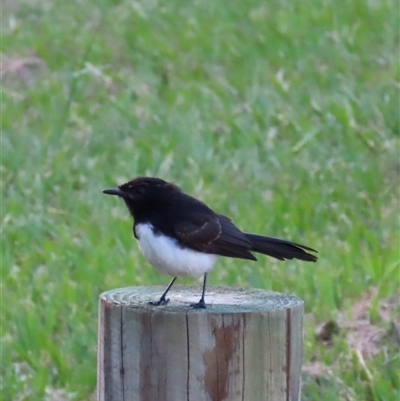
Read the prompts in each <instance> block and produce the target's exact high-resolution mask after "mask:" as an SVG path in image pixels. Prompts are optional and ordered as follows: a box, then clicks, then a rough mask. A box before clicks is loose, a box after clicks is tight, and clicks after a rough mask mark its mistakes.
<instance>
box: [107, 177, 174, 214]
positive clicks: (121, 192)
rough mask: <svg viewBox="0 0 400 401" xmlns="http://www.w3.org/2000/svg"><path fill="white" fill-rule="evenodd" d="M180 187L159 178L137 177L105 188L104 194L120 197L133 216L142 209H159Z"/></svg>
mask: <svg viewBox="0 0 400 401" xmlns="http://www.w3.org/2000/svg"><path fill="white" fill-rule="evenodd" d="M176 192H180V189H179V188H178V187H177V186H176V185H174V184H171V183H169V182H166V181H164V180H161V179H160V178H151V177H138V178H135V179H133V180H131V181H128V182H127V183H125V184H122V185H120V186H119V187H118V188H115V189H105V190H104V191H103V193H104V194H107V195H116V196H119V197H121V198H122V199H123V200H124V201H125V203H126V206H127V207H128V209H129V211H130V212H131V214H132V216H133V217H137V214H138V213H140V212H141V211H143V210H159V209H162V208H163V207H164V205H165V204H166V203H167V202H168V200H169V199H170V197H171V195H172V194H174V193H176Z"/></svg>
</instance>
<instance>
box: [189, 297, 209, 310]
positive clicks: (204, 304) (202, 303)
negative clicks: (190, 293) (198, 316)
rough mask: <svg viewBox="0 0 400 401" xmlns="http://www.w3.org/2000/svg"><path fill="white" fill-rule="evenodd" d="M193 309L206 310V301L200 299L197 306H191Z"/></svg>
mask: <svg viewBox="0 0 400 401" xmlns="http://www.w3.org/2000/svg"><path fill="white" fill-rule="evenodd" d="M190 306H191V307H192V308H193V309H206V303H205V302H204V299H203V298H202V299H200V301H199V302H197V304H191V305H190Z"/></svg>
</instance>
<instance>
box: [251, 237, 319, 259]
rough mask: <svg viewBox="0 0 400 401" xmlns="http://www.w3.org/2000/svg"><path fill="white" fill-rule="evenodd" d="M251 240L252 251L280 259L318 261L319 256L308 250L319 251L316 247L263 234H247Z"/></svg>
mask: <svg viewBox="0 0 400 401" xmlns="http://www.w3.org/2000/svg"><path fill="white" fill-rule="evenodd" d="M245 235H246V237H247V238H248V239H249V241H250V242H251V251H254V252H259V253H263V254H264V255H269V256H272V257H273V258H276V259H279V260H286V259H300V260H305V261H307V262H316V261H317V257H316V256H314V255H312V254H310V253H307V252H306V251H311V252H317V251H316V250H315V249H312V248H309V247H308V246H305V245H300V244H296V243H295V242H290V241H285V240H282V239H279V238H272V237H263V236H262V235H255V234H245Z"/></svg>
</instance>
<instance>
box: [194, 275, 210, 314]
mask: <svg viewBox="0 0 400 401" xmlns="http://www.w3.org/2000/svg"><path fill="white" fill-rule="evenodd" d="M206 285H207V273H206V274H205V275H204V281H203V292H202V293H201V298H200V301H199V302H197V304H191V305H190V306H191V307H192V308H193V309H205V308H206V303H205V302H204V294H205V293H206Z"/></svg>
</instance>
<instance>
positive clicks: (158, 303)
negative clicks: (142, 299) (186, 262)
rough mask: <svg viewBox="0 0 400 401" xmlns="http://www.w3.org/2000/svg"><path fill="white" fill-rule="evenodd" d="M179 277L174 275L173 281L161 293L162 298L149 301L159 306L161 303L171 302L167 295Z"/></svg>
mask: <svg viewBox="0 0 400 401" xmlns="http://www.w3.org/2000/svg"><path fill="white" fill-rule="evenodd" d="M176 279H177V277H174V278H173V279H172V280H171V282H170V283H169V284H168V287H167V289H166V290H165V291H164V294H162V295H161V298H160V299H159V300H158V301H153V302H151V301H150V302H149V305H153V306H159V305H166V304H167V303H168V302H169V298H168V299H166V298H165V296H166V295H167V293H168V291H169V290H170V289H171V287H172V286H173V284H174V283H175V280H176Z"/></svg>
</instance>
